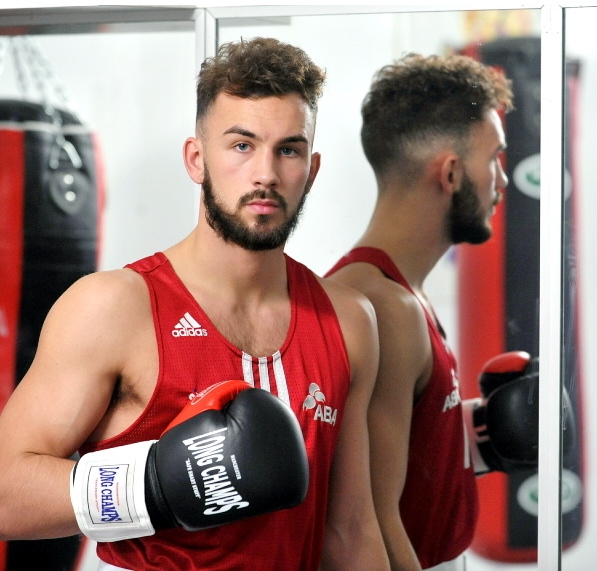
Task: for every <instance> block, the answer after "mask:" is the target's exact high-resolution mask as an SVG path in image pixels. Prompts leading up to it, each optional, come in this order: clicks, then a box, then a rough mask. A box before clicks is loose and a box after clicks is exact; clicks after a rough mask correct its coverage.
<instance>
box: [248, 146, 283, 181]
mask: <svg viewBox="0 0 597 571" xmlns="http://www.w3.org/2000/svg"><path fill="white" fill-rule="evenodd" d="M279 183H280V176H279V174H278V169H277V162H276V156H275V154H272V153H271V152H267V151H264V152H261V153H257V154H256V156H255V162H254V167H253V185H254V186H255V187H257V188H276V187H277V186H278V184H279Z"/></svg>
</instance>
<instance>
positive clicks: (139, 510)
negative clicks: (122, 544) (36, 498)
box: [70, 440, 156, 541]
mask: <svg viewBox="0 0 597 571" xmlns="http://www.w3.org/2000/svg"><path fill="white" fill-rule="evenodd" d="M154 442H156V441H155V440H148V441H145V442H136V443H134V444H127V445H125V446H118V447H116V448H109V449H107V450H100V451H98V452H90V453H89V454H84V455H83V456H82V457H81V459H80V460H79V461H78V463H77V465H76V466H75V468H73V472H72V473H71V484H70V497H71V502H72V505H73V509H74V511H75V515H76V517H77V523H78V524H79V528H80V529H81V531H82V532H83V534H85V535H86V536H87V537H89V538H90V539H92V540H94V541H120V540H123V539H133V538H136V537H145V536H147V535H153V534H154V533H155V530H154V528H153V525H152V524H151V521H150V519H149V514H148V513H147V507H146V505H145V465H146V464H147V455H148V453H149V449H150V447H151V446H152V444H153V443H154Z"/></svg>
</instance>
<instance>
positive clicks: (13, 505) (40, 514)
mask: <svg viewBox="0 0 597 571" xmlns="http://www.w3.org/2000/svg"><path fill="white" fill-rule="evenodd" d="M73 465H74V462H73V461H71V460H65V459H62V458H55V457H52V456H45V455H39V454H23V455H22V456H19V457H18V458H14V459H11V460H10V461H9V462H6V463H4V462H3V463H2V468H1V472H0V540H2V541H9V540H16V539H49V538H55V537H65V536H69V535H76V534H77V533H79V528H78V526H77V523H76V519H75V515H74V512H73V508H72V504H71V501H70V494H69V482H70V472H71V470H72V467H73Z"/></svg>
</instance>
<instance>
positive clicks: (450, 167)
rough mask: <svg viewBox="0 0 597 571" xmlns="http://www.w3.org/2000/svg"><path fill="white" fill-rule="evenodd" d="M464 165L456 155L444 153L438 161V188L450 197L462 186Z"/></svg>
mask: <svg viewBox="0 0 597 571" xmlns="http://www.w3.org/2000/svg"><path fill="white" fill-rule="evenodd" d="M463 174H464V165H463V164H462V159H461V158H460V157H459V156H458V155H457V154H456V153H446V154H444V155H442V156H441V158H440V160H439V169H438V177H439V181H438V182H439V186H440V188H441V189H442V190H443V191H444V192H447V193H449V194H450V195H451V194H453V193H454V192H458V189H460V185H461V184H462V178H463Z"/></svg>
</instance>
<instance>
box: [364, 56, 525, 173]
mask: <svg viewBox="0 0 597 571" xmlns="http://www.w3.org/2000/svg"><path fill="white" fill-rule="evenodd" d="M512 98H513V94H512V90H511V82H510V81H509V80H508V79H507V78H506V77H505V75H504V74H503V73H502V72H501V71H499V70H498V69H496V68H494V67H491V66H488V65H485V64H483V63H481V62H479V61H477V60H475V59H473V58H470V57H468V56H464V55H458V54H452V55H447V56H439V55H432V56H427V57H425V56H422V55H420V54H412V53H411V54H408V55H405V56H404V57H402V58H400V59H398V60H396V61H395V62H394V63H393V64H392V65H387V66H385V67H383V68H381V69H380V70H379V71H378V72H377V73H376V74H375V75H374V78H373V82H372V84H371V89H370V91H369V93H368V94H367V96H366V97H365V99H364V101H363V105H362V108H361V114H362V119H363V124H362V128H361V142H362V145H363V150H364V152H365V156H366V157H367V160H368V161H369V163H370V164H371V166H372V168H373V170H374V172H375V173H376V174H377V175H378V176H380V175H383V174H384V173H386V172H387V171H388V169H390V168H392V169H393V171H395V172H398V173H401V174H402V175H403V176H410V177H412V176H416V175H417V173H418V172H419V171H418V168H419V166H420V154H421V151H422V149H429V148H431V147H432V143H433V142H434V141H438V140H450V141H451V142H452V143H453V144H454V145H455V146H456V148H458V149H459V150H460V151H461V152H464V151H465V148H466V141H467V139H468V135H469V133H470V129H471V127H472V125H474V124H475V123H476V122H479V121H481V120H482V119H483V117H484V115H485V113H486V112H487V111H488V110H490V109H498V110H503V111H504V112H508V111H510V110H512V109H513V104H512ZM417 157H419V160H417Z"/></svg>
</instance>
